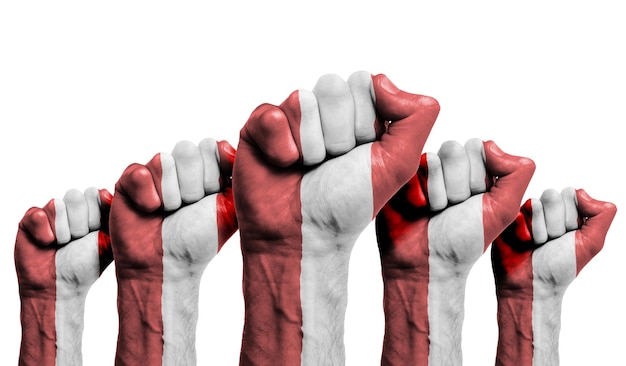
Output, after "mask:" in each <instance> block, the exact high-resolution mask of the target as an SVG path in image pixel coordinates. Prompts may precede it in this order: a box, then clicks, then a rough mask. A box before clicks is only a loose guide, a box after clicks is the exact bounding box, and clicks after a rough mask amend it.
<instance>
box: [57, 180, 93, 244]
mask: <svg viewBox="0 0 626 366" xmlns="http://www.w3.org/2000/svg"><path fill="white" fill-rule="evenodd" d="M63 202H64V203H65V207H66V209H67V222H68V225H69V229H70V236H71V238H72V239H77V238H82V237H83V236H85V235H87V234H88V233H89V207H88V206H87V201H86V200H85V196H84V195H83V193H82V192H81V191H79V190H77V189H70V190H68V191H67V192H66V193H65V196H63Z"/></svg>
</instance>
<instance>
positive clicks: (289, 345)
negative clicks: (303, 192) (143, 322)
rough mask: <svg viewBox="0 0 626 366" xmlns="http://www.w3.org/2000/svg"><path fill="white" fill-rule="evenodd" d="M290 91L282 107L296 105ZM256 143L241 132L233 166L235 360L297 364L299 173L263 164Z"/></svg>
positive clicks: (270, 365)
mask: <svg viewBox="0 0 626 366" xmlns="http://www.w3.org/2000/svg"><path fill="white" fill-rule="evenodd" d="M294 95H296V94H292V95H291V96H290V99H288V101H291V102H292V103H296V106H290V107H286V103H287V101H286V102H285V103H283V105H282V107H283V108H285V109H286V110H289V109H292V110H296V109H298V110H299V108H300V107H299V101H298V100H297V99H293V98H294ZM285 113H290V112H288V111H287V112H285ZM289 117H290V118H294V117H293V115H292V114H290V115H289ZM254 118H255V116H254V114H253V116H252V117H251V120H254ZM250 123H251V121H248V123H247V125H249V124H250ZM252 123H254V122H252ZM296 123H297V124H298V125H299V116H298V120H297V121H293V120H290V125H291V126H292V128H294V127H293V124H296ZM245 130H246V127H244V129H243V130H242V131H245ZM296 130H298V128H296ZM258 137H259V136H256V138H258ZM272 137H273V136H268V138H272ZM257 144H261V145H262V144H263V142H259V141H248V136H247V135H246V134H245V133H243V134H242V138H241V139H240V143H239V148H238V149H237V159H236V160H235V167H234V172H233V177H234V179H233V191H234V192H237V196H236V197H235V206H236V209H237V215H238V221H239V228H240V236H241V247H242V254H243V294H244V303H245V318H244V320H245V321H244V330H243V340H242V347H241V356H240V357H241V358H240V365H242V366H245V365H268V366H275V365H300V363H301V355H302V338H303V334H302V305H301V298H300V274H301V272H302V271H301V261H302V203H301V198H300V184H301V180H302V175H303V173H302V171H301V170H300V169H299V168H276V167H274V166H273V165H268V164H267V162H266V156H264V155H262V154H261V152H260V151H259V150H258V149H257V147H256V146H257ZM298 144H299V141H298Z"/></svg>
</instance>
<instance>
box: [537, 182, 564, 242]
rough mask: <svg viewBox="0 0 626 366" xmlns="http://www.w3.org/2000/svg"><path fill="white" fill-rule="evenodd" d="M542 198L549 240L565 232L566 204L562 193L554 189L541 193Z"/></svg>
mask: <svg viewBox="0 0 626 366" xmlns="http://www.w3.org/2000/svg"><path fill="white" fill-rule="evenodd" d="M540 200H541V204H542V205H543V214H544V218H545V221H546V233H547V235H548V240H552V239H555V238H558V237H560V236H562V235H563V234H565V204H564V203H563V198H562V197H561V194H560V193H559V192H557V191H556V190H554V189H546V190H545V191H544V192H543V193H542V194H541V198H540Z"/></svg>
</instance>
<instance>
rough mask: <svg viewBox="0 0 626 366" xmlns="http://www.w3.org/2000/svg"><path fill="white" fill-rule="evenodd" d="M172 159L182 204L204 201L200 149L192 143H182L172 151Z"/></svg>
mask: <svg viewBox="0 0 626 366" xmlns="http://www.w3.org/2000/svg"><path fill="white" fill-rule="evenodd" d="M172 158H174V165H175V167H176V176H177V178H178V188H179V190H180V198H181V200H182V202H183V203H193V202H196V201H199V200H200V199H202V197H204V167H203V161H202V156H201V155H200V150H199V149H198V147H197V146H196V145H195V144H193V143H192V142H190V141H180V142H178V143H177V144H176V145H175V146H174V149H173V150H172ZM176 208H178V207H176Z"/></svg>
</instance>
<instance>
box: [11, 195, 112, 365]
mask: <svg viewBox="0 0 626 366" xmlns="http://www.w3.org/2000/svg"><path fill="white" fill-rule="evenodd" d="M110 205H111V194H110V193H109V192H108V191H106V190H104V189H102V190H98V189H96V188H93V187H92V188H88V189H86V190H85V191H84V192H80V191H79V190H76V189H72V190H69V191H67V193H66V194H65V196H64V197H63V199H53V200H50V202H48V204H47V205H45V206H44V207H43V208H38V207H33V208H31V209H29V210H28V211H27V212H26V214H25V215H24V217H23V218H22V221H21V222H20V224H19V229H18V233H17V239H16V242H15V267H16V270H17V278H18V283H19V291H20V298H21V303H22V309H21V321H22V344H21V350H20V361H19V364H20V365H55V364H57V365H64V364H76V365H78V364H82V354H81V339H82V330H83V314H84V305H85V298H86V296H87V292H88V291H89V288H90V287H91V285H92V284H93V283H94V282H95V281H96V280H97V279H98V277H100V274H101V273H102V271H104V270H105V268H107V266H108V265H109V264H110V263H111V261H112V260H113V256H112V253H111V245H110V240H109V235H108V231H109V230H108V218H109V209H110Z"/></svg>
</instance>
